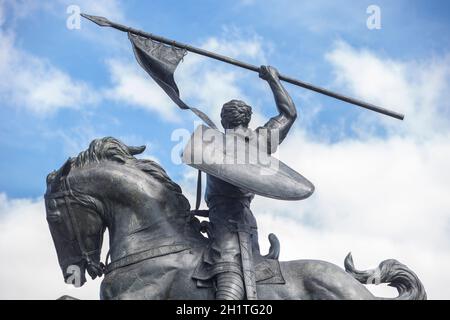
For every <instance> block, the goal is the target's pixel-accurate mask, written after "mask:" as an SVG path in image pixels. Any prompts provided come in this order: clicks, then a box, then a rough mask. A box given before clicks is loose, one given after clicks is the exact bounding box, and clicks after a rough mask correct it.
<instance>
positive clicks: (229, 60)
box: [81, 13, 404, 120]
mask: <svg viewBox="0 0 450 320" xmlns="http://www.w3.org/2000/svg"><path fill="white" fill-rule="evenodd" d="M81 16H82V17H84V18H86V19H88V20H91V21H92V22H94V23H96V24H97V25H99V26H102V27H111V28H114V29H117V30H120V31H123V32H129V33H132V34H135V35H138V36H142V37H144V38H148V39H152V40H154V41H157V42H161V43H164V44H167V45H170V46H174V47H177V48H180V49H185V50H187V51H190V52H194V53H197V54H200V55H202V56H205V57H209V58H213V59H216V60H219V61H223V62H226V63H229V64H232V65H235V66H238V67H241V68H244V69H247V70H251V71H254V72H258V73H259V71H260V68H259V67H257V66H255V65H252V64H249V63H245V62H242V61H239V60H236V59H233V58H230V57H227V56H224V55H221V54H217V53H215V52H211V51H208V50H204V49H200V48H197V47H193V46H190V45H188V44H184V43H180V42H177V41H174V40H170V39H167V38H164V37H161V36H158V35H155V34H152V33H148V32H145V31H141V30H137V29H134V28H131V27H127V26H124V25H122V24H119V23H115V22H112V21H109V20H108V19H106V18H104V17H98V16H91V15H87V14H84V13H82V14H81ZM279 78H280V80H283V81H285V82H288V83H291V84H294V85H296V86H299V87H302V88H305V89H308V90H312V91H315V92H318V93H321V94H323V95H326V96H329V97H332V98H335V99H338V100H341V101H345V102H348V103H351V104H354V105H357V106H359V107H362V108H365V109H368V110H372V111H375V112H378V113H381V114H384V115H387V116H390V117H393V118H396V119H399V120H403V118H404V115H403V114H401V113H397V112H395V111H392V110H388V109H385V108H382V107H379V106H376V105H374V104H371V103H367V102H364V101H361V100H358V99H354V98H351V97H349V96H346V95H343V94H340V93H336V92H332V91H330V90H327V89H324V88H321V87H318V86H315V85H312V84H310V83H307V82H304V81H300V80H298V79H294V78H291V77H288V76H285V75H282V74H280V75H279Z"/></svg>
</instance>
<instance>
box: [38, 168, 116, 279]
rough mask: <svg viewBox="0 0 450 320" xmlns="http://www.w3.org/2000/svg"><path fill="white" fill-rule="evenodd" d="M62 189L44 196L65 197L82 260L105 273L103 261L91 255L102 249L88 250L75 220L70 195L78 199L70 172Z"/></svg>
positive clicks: (63, 182)
mask: <svg viewBox="0 0 450 320" xmlns="http://www.w3.org/2000/svg"><path fill="white" fill-rule="evenodd" d="M60 189H61V190H60V191H58V192H47V193H46V194H45V195H44V198H45V199H46V200H55V199H64V205H65V207H66V212H67V215H68V216H69V221H70V226H71V229H72V231H73V232H74V235H75V240H76V241H77V244H78V248H79V250H80V254H81V255H80V256H79V258H80V260H81V261H84V262H85V263H86V265H87V267H88V268H91V269H92V268H93V269H95V270H97V271H101V273H104V270H105V265H104V264H103V263H102V262H100V263H96V262H94V261H93V260H92V259H91V255H92V254H94V253H96V252H98V251H100V250H101V249H100V248H99V249H95V250H92V251H88V250H87V249H86V246H85V244H84V242H83V240H82V237H81V232H80V229H79V227H78V223H77V222H76V220H75V216H74V214H73V211H72V209H71V206H70V204H69V201H70V200H69V198H70V197H72V199H77V198H76V196H75V194H74V193H73V191H72V189H71V188H70V183H69V174H67V175H66V177H64V178H63V179H62V182H61V188H60ZM108 254H109V252H108ZM107 259H108V257H107Z"/></svg>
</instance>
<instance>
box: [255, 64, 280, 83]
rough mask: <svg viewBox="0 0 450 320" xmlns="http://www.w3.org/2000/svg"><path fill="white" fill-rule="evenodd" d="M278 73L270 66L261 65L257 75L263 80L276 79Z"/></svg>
mask: <svg viewBox="0 0 450 320" xmlns="http://www.w3.org/2000/svg"><path fill="white" fill-rule="evenodd" d="M279 76H280V74H279V73H278V70H277V69H275V68H274V67H271V66H261V67H260V68H259V77H260V78H261V79H263V80H266V81H269V80H278V77H279Z"/></svg>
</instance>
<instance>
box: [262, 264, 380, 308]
mask: <svg viewBox="0 0 450 320" xmlns="http://www.w3.org/2000/svg"><path fill="white" fill-rule="evenodd" d="M280 267H281V272H282V274H283V277H284V279H285V281H286V284H284V285H268V286H266V285H262V286H258V297H259V298H260V299H277V300H278V299H283V300H288V299H291V300H323V299H327V300H330V299H344V300H354V299H356V300H359V299H369V300H370V299H374V296H373V295H372V294H371V293H370V291H369V290H367V288H366V287H365V286H364V285H362V284H360V283H359V282H358V281H357V280H356V279H354V278H353V277H352V276H351V275H350V274H348V273H347V272H345V271H344V270H343V269H341V268H340V267H338V266H337V265H335V264H332V263H329V262H325V261H320V260H293V261H283V262H280Z"/></svg>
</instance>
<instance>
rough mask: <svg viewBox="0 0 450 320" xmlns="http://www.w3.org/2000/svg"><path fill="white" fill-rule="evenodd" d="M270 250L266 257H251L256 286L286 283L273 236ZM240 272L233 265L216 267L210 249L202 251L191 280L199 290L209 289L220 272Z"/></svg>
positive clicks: (271, 236) (277, 246) (238, 268)
mask: <svg viewBox="0 0 450 320" xmlns="http://www.w3.org/2000/svg"><path fill="white" fill-rule="evenodd" d="M269 240H270V242H271V244H272V245H271V250H270V251H269V254H268V255H267V256H261V255H260V254H259V252H257V253H255V254H254V255H253V265H254V266H255V277H256V283H257V284H285V283H286V281H285V280H284V277H283V275H282V273H281V268H280V262H279V261H278V255H279V242H278V239H277V238H276V236H275V235H274V234H271V235H270V236H269ZM236 270H237V271H240V266H236V265H234V264H233V263H230V264H225V265H223V264H222V265H220V266H216V265H214V262H213V259H212V258H211V248H210V247H209V246H208V247H207V248H205V249H204V251H203V254H202V259H200V261H199V263H198V264H197V267H196V268H195V270H194V273H193V275H192V278H193V279H194V280H196V281H197V287H199V288H211V287H213V286H214V283H213V278H214V277H215V276H216V275H217V274H218V273H220V272H224V271H234V272H236Z"/></svg>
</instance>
